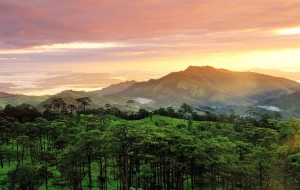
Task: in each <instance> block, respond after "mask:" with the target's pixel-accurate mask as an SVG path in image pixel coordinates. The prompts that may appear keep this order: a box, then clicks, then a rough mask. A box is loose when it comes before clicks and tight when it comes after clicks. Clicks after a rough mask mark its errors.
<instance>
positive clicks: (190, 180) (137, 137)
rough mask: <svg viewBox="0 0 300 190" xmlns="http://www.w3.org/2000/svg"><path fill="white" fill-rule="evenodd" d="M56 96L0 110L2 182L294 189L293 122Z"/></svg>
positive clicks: (297, 145) (299, 147)
mask: <svg viewBox="0 0 300 190" xmlns="http://www.w3.org/2000/svg"><path fill="white" fill-rule="evenodd" d="M90 101H91V100H90V99H89V98H86V97H83V98H78V99H77V102H78V105H72V106H71V105H68V106H66V104H65V103H64V102H63V101H62V100H61V99H54V100H52V102H51V104H46V105H45V106H44V111H43V113H40V112H39V111H38V110H37V109H36V108H35V107H33V106H31V105H29V104H22V105H19V106H11V105H7V106H5V107H4V108H3V109H2V110H1V111H0V167H1V169H0V186H1V187H2V189H10V190H12V189H23V190H34V189H73V190H77V189H100V190H107V189H119V190H123V189H124V190H128V189H151V190H153V189H167V190H170V189H191V190H194V189H195V190H196V189H201V190H205V189H212V190H216V189H245V190H251V189H253V190H254V189H286V190H287V189H295V190H297V189H299V187H300V139H299V135H300V119H291V120H288V121H280V118H281V115H280V113H278V112H277V113H274V114H273V115H272V116H270V115H268V114H259V113H256V112H254V110H253V108H252V107H248V108H247V109H246V110H245V112H246V114H247V117H240V116H238V115H236V114H235V112H234V110H231V114H229V115H225V114H220V115H216V114H213V112H212V108H209V107H208V108H207V109H204V110H193V109H192V108H191V107H190V106H189V105H187V104H183V105H182V106H181V107H180V109H178V110H175V109H173V108H172V107H168V108H160V109H158V110H155V111H154V112H153V113H149V112H147V111H146V110H143V109H140V110H139V111H138V112H136V113H134V112H133V111H132V107H131V106H132V104H134V101H131V100H129V101H128V102H127V103H128V111H127V112H126V113H125V112H121V111H120V110H118V109H117V108H114V107H112V106H111V105H109V104H107V105H105V106H104V108H99V109H89V107H88V105H89V104H90Z"/></svg>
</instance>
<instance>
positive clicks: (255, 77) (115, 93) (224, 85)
mask: <svg viewBox="0 0 300 190" xmlns="http://www.w3.org/2000/svg"><path fill="white" fill-rule="evenodd" d="M297 90H300V83H297V82H295V81H292V80H289V79H285V78H281V77H273V76H270V75H265V74H258V73H255V72H233V71H229V70H226V69H216V68H213V67H210V66H204V67H195V66H190V67H188V68H187V69H186V70H183V71H179V72H172V73H170V74H168V75H166V76H164V77H162V78H160V79H151V80H149V81H147V82H136V81H126V82H121V83H118V84H113V85H111V86H108V87H106V88H103V89H102V90H98V91H92V92H84V91H72V90H66V91H62V92H61V93H58V94H56V95H53V96H25V95H13V94H8V93H5V92H0V106H1V107H3V106H5V105H6V104H11V105H19V104H21V103H29V104H32V105H35V106H37V107H38V108H39V109H40V110H42V109H43V105H44V104H45V103H50V102H51V100H52V99H53V98H54V97H61V98H63V99H64V100H65V101H66V102H67V104H76V101H75V99H76V98H81V97H90V98H91V99H92V100H93V103H92V104H91V106H90V108H97V107H103V106H104V105H105V104H111V105H113V106H115V107H118V108H120V109H122V110H126V109H127V108H126V103H127V101H128V100H130V99H133V100H135V107H136V109H138V108H140V107H142V108H145V109H154V108H158V107H167V106H173V107H175V108H176V107H179V106H180V105H181V104H182V103H187V104H189V105H192V106H194V107H197V106H200V107H203V106H204V107H205V106H212V107H218V108H222V107H227V108H228V106H230V105H232V106H235V107H238V108H239V109H240V110H241V111H242V110H243V107H244V106H248V105H254V106H261V107H262V109H264V108H268V107H266V106H271V107H272V106H273V107H276V108H277V107H278V108H279V109H281V110H284V111H287V112H288V115H297V113H299V111H300V93H299V92H296V91H297ZM298 102H299V103H298ZM292 113H294V114H292Z"/></svg>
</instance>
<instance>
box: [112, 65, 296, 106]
mask: <svg viewBox="0 0 300 190" xmlns="http://www.w3.org/2000/svg"><path fill="white" fill-rule="evenodd" d="M299 89H300V84H299V83H297V82H295V81H292V80H288V79H284V78H279V77H272V76H268V75H263V74H258V73H253V72H233V71H229V70H225V69H215V68H213V67H210V66H205V67H194V66H190V67H188V68H187V69H186V70H184V71H179V72H173V73H170V74H168V75H166V76H164V77H162V78H160V79H157V80H149V81H148V82H140V83H136V84H134V85H132V86H131V87H129V88H127V89H126V90H124V91H121V92H119V93H118V94H119V95H121V96H126V97H130V98H136V97H141V98H147V99H151V100H153V101H154V102H155V104H156V105H157V106H178V105H181V104H182V103H183V102H186V103H188V104H192V105H211V106H214V105H215V106H224V105H235V104H238V105H249V104H255V103H256V102H258V101H262V100H265V99H268V98H270V97H278V96H280V95H284V94H291V93H293V92H294V91H296V90H299Z"/></svg>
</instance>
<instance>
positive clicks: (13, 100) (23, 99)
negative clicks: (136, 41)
mask: <svg viewBox="0 0 300 190" xmlns="http://www.w3.org/2000/svg"><path fill="white" fill-rule="evenodd" d="M47 98H49V96H25V95H11V96H6V97H0V106H1V107H4V106H6V105H7V104H10V105H13V106H16V105H20V104H23V103H26V104H31V105H33V106H36V105H37V104H39V103H41V102H42V101H45V100H46V99H47Z"/></svg>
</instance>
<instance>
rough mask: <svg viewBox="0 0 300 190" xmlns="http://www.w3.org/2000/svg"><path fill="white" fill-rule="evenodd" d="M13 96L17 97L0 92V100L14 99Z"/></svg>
mask: <svg viewBox="0 0 300 190" xmlns="http://www.w3.org/2000/svg"><path fill="white" fill-rule="evenodd" d="M14 96H17V95H15V94H9V93H6V92H0V98H9V97H14Z"/></svg>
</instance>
